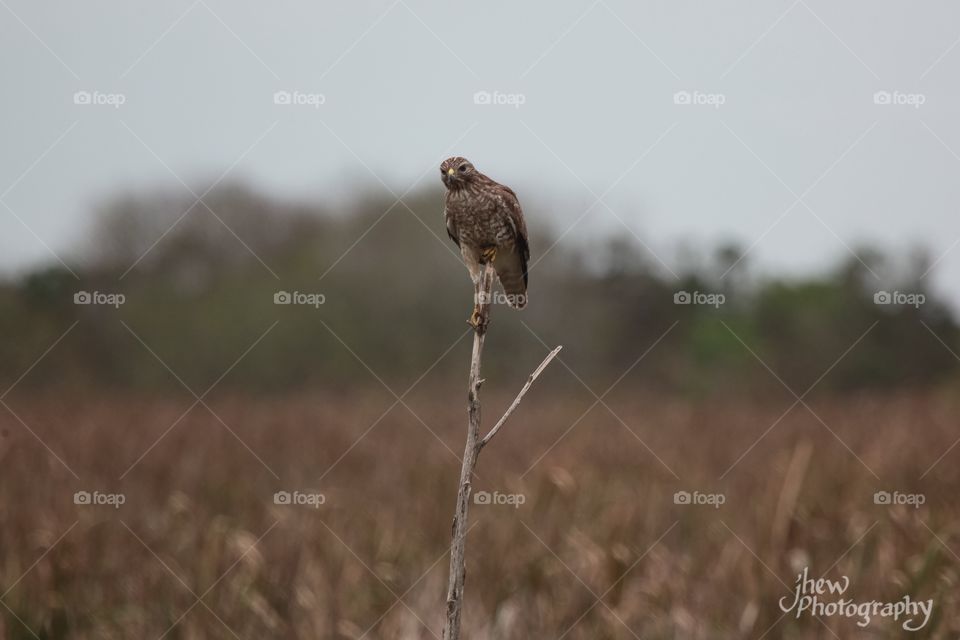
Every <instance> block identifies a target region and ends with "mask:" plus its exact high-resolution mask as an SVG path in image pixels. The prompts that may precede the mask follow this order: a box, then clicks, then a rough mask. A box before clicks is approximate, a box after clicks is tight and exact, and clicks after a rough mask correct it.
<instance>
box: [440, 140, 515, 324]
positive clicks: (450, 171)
mask: <svg viewBox="0 0 960 640" xmlns="http://www.w3.org/2000/svg"><path fill="white" fill-rule="evenodd" d="M440 177H441V179H442V180H443V184H444V185H445V186H446V187H447V195H446V200H445V203H444V205H445V206H444V212H443V218H444V222H446V224H447V233H448V234H449V235H450V238H452V239H453V241H454V242H455V243H456V244H457V246H458V247H460V254H461V255H462V256H463V261H464V263H466V265H467V270H468V271H469V272H470V278H471V279H472V280H473V287H474V306H473V314H472V315H471V316H470V320H469V322H470V324H471V325H473V326H474V327H476V326H477V323H478V322H479V320H480V305H479V302H480V299H479V294H480V277H481V275H482V273H483V265H485V264H487V263H488V262H489V263H492V264H493V268H494V270H495V271H496V272H497V278H498V279H499V280H500V285H501V286H502V287H503V291H504V293H505V294H506V301H507V304H508V305H509V306H511V307H513V308H514V309H522V308H523V307H524V306H526V304H527V261H528V260H530V247H529V245H528V243H527V224H526V222H524V219H523V209H521V208H520V201H519V200H517V194H515V193H514V192H513V189H511V188H510V187H507V186H504V185H502V184H500V183H498V182H496V181H494V180H491V179H490V178H488V177H487V176H485V175H483V174H482V173H480V172H479V171H477V170H476V169H475V168H474V166H473V165H472V164H471V163H470V161H469V160H467V159H466V158H461V157H459V156H458V157H454V158H447V159H446V160H444V161H443V163H441V164H440Z"/></svg>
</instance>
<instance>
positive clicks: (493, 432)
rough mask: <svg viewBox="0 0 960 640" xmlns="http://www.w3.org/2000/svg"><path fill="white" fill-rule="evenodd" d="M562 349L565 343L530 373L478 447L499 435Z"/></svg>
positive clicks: (481, 447)
mask: <svg viewBox="0 0 960 640" xmlns="http://www.w3.org/2000/svg"><path fill="white" fill-rule="evenodd" d="M560 349H563V345H561V346H558V347H557V348H556V349H554V350H553V351H551V352H550V353H548V354H547V357H546V358H544V359H543V362H541V363H540V366H539V367H537V368H536V369H535V370H534V372H533V373H531V374H530V377H528V378H527V382H526V384H524V385H523V388H522V389H520V393H518V394H517V397H516V398H514V400H513V404H511V405H510V407H509V408H508V409H507V411H506V413H504V414H503V417H501V418H500V420H499V421H498V422H497V424H496V425H495V426H494V427H493V429H490V433H488V434H487V435H485V436H484V437H483V440H481V441H480V444H479V445H477V446H478V448H480V449H483V448H484V447H485V446H487V443H488V442H490V440H492V439H493V436H495V435H497V432H498V431H500V427H502V426H503V424H504V423H505V422H506V421H507V418H509V417H510V414H512V413H513V412H514V410H515V409H516V408H517V407H519V406H520V401H521V400H523V396H525V395H527V391H529V390H530V387H531V386H533V381H534V380H536V379H537V378H538V377H539V376H540V374H541V373H543V370H544V369H546V368H547V365H548V364H550V361H551V360H553V359H554V358H556V357H557V354H558V353H560Z"/></svg>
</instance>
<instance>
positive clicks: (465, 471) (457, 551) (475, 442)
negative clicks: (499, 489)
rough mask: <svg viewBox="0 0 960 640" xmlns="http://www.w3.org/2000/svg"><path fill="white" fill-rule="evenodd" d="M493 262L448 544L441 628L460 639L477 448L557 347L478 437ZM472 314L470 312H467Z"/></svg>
mask: <svg viewBox="0 0 960 640" xmlns="http://www.w3.org/2000/svg"><path fill="white" fill-rule="evenodd" d="M494 273H495V272H494V270H493V265H492V264H490V263H489V262H488V263H487V264H485V265H484V269H483V274H482V276H481V277H480V282H479V283H477V290H476V291H475V295H476V304H477V310H476V320H477V321H476V324H474V334H473V353H472V355H471V357H470V379H469V382H468V384H467V442H466V446H465V448H464V452H463V466H462V467H461V468H460V485H459V489H458V490H457V507H456V511H454V514H453V525H452V537H453V541H452V542H451V544H450V581H449V583H448V585H447V620H446V624H445V625H444V628H443V637H444V639H445V640H460V617H461V614H462V611H463V587H464V583H465V582H466V578H467V565H466V544H467V511H468V510H469V507H470V493H471V490H472V486H471V484H470V479H471V478H472V477H473V470H474V467H476V465H477V457H478V456H479V455H480V450H481V449H482V448H483V446H484V445H485V444H486V443H487V442H489V441H490V439H491V438H493V436H495V435H496V434H497V431H499V430H500V427H502V426H503V424H504V423H505V422H506V421H507V418H509V417H510V414H511V413H513V411H514V410H515V409H516V408H517V406H518V405H519V404H520V401H521V400H522V399H523V396H524V395H526V393H527V391H529V390H530V386H531V385H532V384H533V381H534V380H536V379H537V377H538V376H539V375H540V373H541V372H543V370H544V369H545V368H546V367H547V365H548V364H550V361H551V360H553V359H554V358H555V357H556V355H557V354H558V353H559V352H560V349H561V347H557V348H556V349H554V350H553V351H551V352H550V353H549V354H548V355H547V357H546V358H545V359H544V361H543V362H541V363H540V366H539V367H537V368H536V370H535V371H534V372H533V373H532V374H530V377H529V378H527V382H526V384H524V385H523V388H522V389H521V390H520V393H519V394H518V395H517V397H516V399H515V400H514V401H513V404H511V405H510V407H509V408H508V409H507V412H506V413H505V414H503V417H502V418H500V421H499V422H497V424H496V426H494V427H493V429H491V430H490V433H488V434H487V435H486V437H484V438H483V440H479V435H480V385H481V384H483V379H482V378H481V377H480V361H481V355H482V354H483V338H484V335H485V334H486V332H487V327H488V325H489V322H490V301H491V300H492V297H491V295H490V292H491V291H492V289H493V281H494ZM471 317H473V316H471Z"/></svg>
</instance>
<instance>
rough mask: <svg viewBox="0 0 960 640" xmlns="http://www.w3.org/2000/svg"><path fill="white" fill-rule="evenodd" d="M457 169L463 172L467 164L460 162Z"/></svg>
mask: <svg viewBox="0 0 960 640" xmlns="http://www.w3.org/2000/svg"><path fill="white" fill-rule="evenodd" d="M459 169H460V171H461V172H464V171H466V170H467V165H465V164H462V165H460V167H459Z"/></svg>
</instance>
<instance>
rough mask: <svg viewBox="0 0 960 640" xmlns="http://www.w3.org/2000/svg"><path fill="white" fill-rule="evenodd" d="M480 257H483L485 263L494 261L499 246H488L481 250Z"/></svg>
mask: <svg viewBox="0 0 960 640" xmlns="http://www.w3.org/2000/svg"><path fill="white" fill-rule="evenodd" d="M480 257H481V258H483V264H486V263H488V262H493V261H494V260H496V258H497V247H496V246H493V247H487V248H486V249H484V250H483V251H481V252H480Z"/></svg>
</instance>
